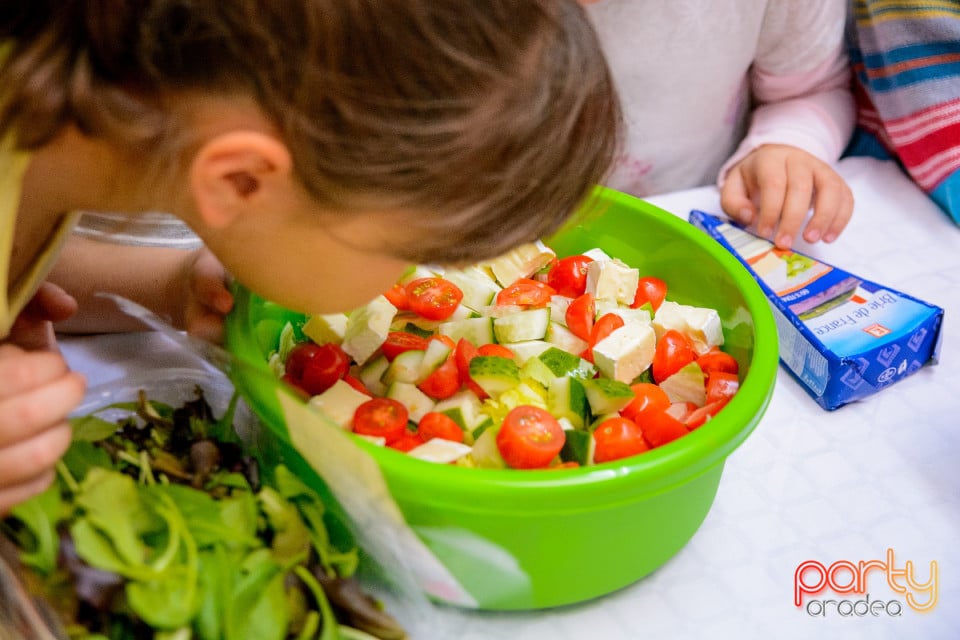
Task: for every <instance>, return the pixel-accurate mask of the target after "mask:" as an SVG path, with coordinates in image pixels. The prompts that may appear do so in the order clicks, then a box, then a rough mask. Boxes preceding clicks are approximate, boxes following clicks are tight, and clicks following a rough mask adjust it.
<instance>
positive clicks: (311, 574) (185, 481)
mask: <svg viewBox="0 0 960 640" xmlns="http://www.w3.org/2000/svg"><path fill="white" fill-rule="evenodd" d="M296 350H297V348H296V347H295V348H293V349H291V350H290V353H291V354H293V353H295V352H296ZM308 361H309V358H308ZM307 366H309V362H308V364H307ZM235 402H236V397H235V398H234V401H233V403H231V405H230V407H229V408H228V410H227V411H226V413H225V414H224V415H223V416H222V417H221V418H219V419H217V418H215V417H214V416H213V413H212V410H211V408H210V406H209V405H208V404H207V402H206V400H205V398H204V397H203V392H202V391H201V390H200V389H199V388H198V389H197V391H196V398H195V399H194V400H190V401H188V402H186V403H184V404H183V406H179V407H171V406H167V405H164V404H161V403H158V402H151V401H150V400H148V399H147V398H146V396H145V395H144V393H143V392H141V394H140V398H139V401H137V402H135V403H129V402H128V403H118V404H114V405H110V406H109V407H105V408H104V409H102V410H100V411H98V412H96V413H94V414H91V415H89V416H85V417H82V418H77V419H75V420H74V421H73V427H74V433H75V439H74V442H73V444H72V446H71V447H70V449H69V450H68V452H67V453H66V455H65V456H64V458H63V461H62V462H61V463H60V464H59V466H58V478H57V481H56V482H55V483H54V484H53V485H52V486H51V487H50V488H49V489H48V490H47V491H46V492H44V493H43V494H41V495H40V496H38V497H36V498H34V499H32V500H30V501H28V502H26V503H23V504H21V505H18V506H17V507H15V508H14V509H13V510H12V512H11V514H10V516H8V517H7V518H6V519H4V520H3V521H2V524H0V530H2V532H3V534H4V536H0V541H2V539H3V538H6V539H9V541H11V542H12V543H13V545H14V546H15V547H16V550H17V552H18V554H17V555H16V558H15V562H17V563H18V564H19V565H20V567H19V568H18V569H19V570H18V571H17V573H19V574H20V575H21V576H23V581H24V584H25V585H26V586H27V588H28V590H29V591H30V592H31V594H32V595H33V596H34V597H37V598H39V599H40V601H41V602H42V603H44V606H45V608H48V609H50V610H52V611H54V612H55V616H54V618H55V619H57V620H59V621H60V624H61V625H62V629H59V630H58V632H60V636H59V637H69V638H71V639H72V640H73V639H75V640H84V639H89V640H94V639H97V640H103V639H108V638H109V639H111V640H113V639H116V640H121V639H122V640H126V639H131V640H133V639H137V640H139V639H141V638H146V639H149V638H154V639H156V640H161V639H167V640H169V639H172V638H184V639H187V638H196V639H198V640H221V639H222V640H233V639H237V640H241V639H247V638H258V639H264V640H271V639H276V640H285V639H287V638H297V639H304V640H305V639H307V638H311V639H317V640H334V639H335V638H337V637H355V638H360V637H370V638H379V639H381V640H401V639H403V638H406V634H405V632H404V630H403V629H402V628H401V627H400V626H399V625H398V624H397V622H396V621H395V620H394V619H393V618H392V617H391V616H390V615H389V614H388V613H386V612H385V611H383V610H382V609H381V608H380V606H379V604H378V603H376V602H375V601H374V600H373V599H372V598H370V596H368V595H367V594H366V593H365V592H364V591H363V590H362V588H361V586H360V584H359V583H358V582H357V579H356V577H355V576H354V572H355V571H356V569H357V566H358V562H359V555H358V550H357V548H356V546H355V544H354V542H353V540H352V538H351V537H350V536H349V534H347V533H346V531H347V530H346V529H345V528H344V527H343V525H342V523H337V521H336V518H334V516H333V515H332V514H331V513H330V512H328V510H327V508H326V507H325V505H324V504H323V502H322V501H321V499H320V497H319V496H318V495H317V494H316V493H315V492H314V491H313V490H312V489H310V488H309V487H308V486H307V485H306V484H304V483H303V482H302V481H301V480H300V479H299V478H297V477H296V476H295V475H294V474H293V473H292V472H290V471H289V470H288V469H287V468H286V467H285V466H283V465H278V466H275V467H271V468H269V469H261V465H260V463H259V461H258V460H257V458H255V457H252V456H251V455H249V453H248V451H247V450H246V449H245V447H244V446H243V443H242V442H241V440H240V438H239V437H238V435H237V433H236V431H235V430H234V428H233V415H234V407H235ZM118 410H120V411H122V412H123V413H124V414H125V417H123V418H122V419H120V420H119V421H114V420H110V419H108V418H107V417H105V416H108V415H115V414H116V412H117V411H118ZM404 424H405V422H404ZM334 524H335V525H336V526H333V525H334ZM5 590H6V589H5ZM352 627H356V629H357V630H359V631H357V632H355V631H356V630H351V631H349V632H347V633H345V634H343V633H340V632H341V631H342V630H344V629H348V628H352ZM363 633H366V634H369V635H368V636H364V635H363ZM25 637H37V636H36V635H35V634H33V633H27V634H26V636H25Z"/></svg>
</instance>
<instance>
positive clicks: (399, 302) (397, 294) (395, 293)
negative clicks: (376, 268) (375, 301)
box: [383, 283, 410, 311]
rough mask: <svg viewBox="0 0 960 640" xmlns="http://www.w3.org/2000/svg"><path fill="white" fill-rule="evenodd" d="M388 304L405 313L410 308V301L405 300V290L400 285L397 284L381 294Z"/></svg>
mask: <svg viewBox="0 0 960 640" xmlns="http://www.w3.org/2000/svg"><path fill="white" fill-rule="evenodd" d="M383 295H384V296H386V298H387V300H389V301H390V304H392V305H393V306H395V307H396V308H397V309H398V310H400V311H406V310H408V309H409V308H410V300H408V299H407V290H406V289H405V288H404V287H403V285H402V284H400V283H397V284H395V285H393V286H392V287H390V288H389V289H387V290H386V291H384V292H383Z"/></svg>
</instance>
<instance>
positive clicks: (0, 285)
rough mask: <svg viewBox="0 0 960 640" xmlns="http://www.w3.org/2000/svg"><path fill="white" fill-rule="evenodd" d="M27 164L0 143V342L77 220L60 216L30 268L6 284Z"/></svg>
mask: <svg viewBox="0 0 960 640" xmlns="http://www.w3.org/2000/svg"><path fill="white" fill-rule="evenodd" d="M29 164H30V154H29V153H24V152H21V151H16V150H15V149H14V148H13V144H12V141H11V139H10V137H9V136H8V137H7V138H6V139H5V140H4V141H3V142H0V338H5V337H6V336H7V335H8V334H9V333H10V328H11V327H12V326H13V322H14V320H16V318H17V315H18V314H19V313H20V311H22V310H23V307H24V306H25V305H26V304H27V302H29V301H30V298H32V297H33V294H34V293H36V291H37V288H38V287H39V286H40V283H42V282H43V279H44V278H46V277H47V274H48V273H50V270H51V269H52V268H53V264H54V262H56V259H57V255H58V254H59V253H60V249H61V247H62V246H63V243H64V242H65V241H66V239H67V238H68V237H69V236H70V231H71V230H72V229H73V226H74V225H75V224H76V223H77V220H78V219H79V217H80V213H79V212H74V213H69V214H66V215H64V216H61V218H60V219H59V220H58V221H57V222H56V224H55V225H54V227H53V228H52V229H51V230H50V234H49V235H48V236H47V239H46V240H45V241H44V243H43V245H42V246H41V247H40V250H39V251H38V252H37V254H36V255H35V256H34V257H33V261H32V262H31V263H30V266H29V267H28V268H27V269H26V271H24V273H23V274H21V276H20V278H19V279H18V280H17V281H16V282H10V259H11V257H12V254H13V238H14V234H15V233H16V228H17V211H18V209H19V207H20V190H21V186H22V184H23V176H24V174H25V173H26V170H27V166H28V165H29Z"/></svg>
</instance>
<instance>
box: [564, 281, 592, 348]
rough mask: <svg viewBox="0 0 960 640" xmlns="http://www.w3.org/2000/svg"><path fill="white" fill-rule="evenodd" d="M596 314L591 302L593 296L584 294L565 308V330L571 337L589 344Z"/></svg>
mask: <svg viewBox="0 0 960 640" xmlns="http://www.w3.org/2000/svg"><path fill="white" fill-rule="evenodd" d="M596 314H597V309H596V305H595V304H594V301H593V294H592V293H584V294H583V295H580V296H578V297H576V298H574V299H573V302H571V303H570V305H569V306H568V307H567V313H566V317H565V320H566V322H567V328H568V329H570V333H572V334H573V335H575V336H577V337H578V338H580V339H581V340H586V341H587V342H589V341H590V333H591V332H592V331H593V321H594V317H595V316H596Z"/></svg>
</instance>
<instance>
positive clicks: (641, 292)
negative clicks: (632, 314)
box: [630, 276, 667, 311]
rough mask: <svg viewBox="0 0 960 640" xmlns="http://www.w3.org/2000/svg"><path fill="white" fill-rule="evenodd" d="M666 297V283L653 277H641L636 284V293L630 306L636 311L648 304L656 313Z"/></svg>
mask: <svg viewBox="0 0 960 640" xmlns="http://www.w3.org/2000/svg"><path fill="white" fill-rule="evenodd" d="M666 297H667V283H666V282H664V281H663V280H661V279H660V278H654V277H653V276H643V277H642V278H640V281H639V282H638V283H637V293H636V295H635V296H634V298H633V304H631V305H630V306H631V307H633V308H634V309H636V308H637V307H642V306H643V305H644V304H646V303H647V302H649V303H650V306H651V307H653V310H654V311H656V310H657V309H659V308H660V305H661V304H662V303H663V300H664V298H666Z"/></svg>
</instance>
